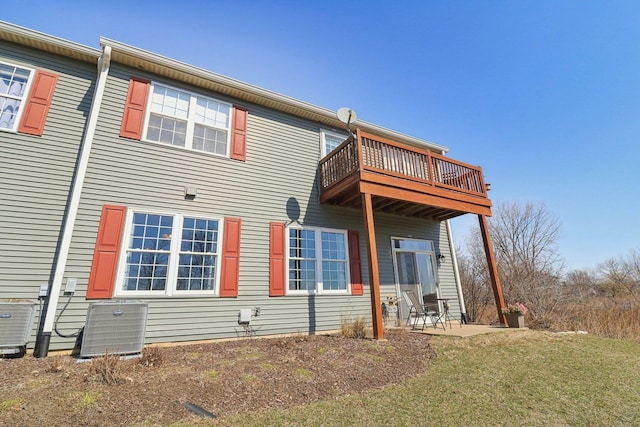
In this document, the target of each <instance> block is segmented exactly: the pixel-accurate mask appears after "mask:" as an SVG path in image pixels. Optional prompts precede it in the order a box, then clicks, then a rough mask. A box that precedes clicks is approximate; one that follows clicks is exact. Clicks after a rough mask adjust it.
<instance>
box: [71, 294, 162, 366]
mask: <svg viewBox="0 0 640 427" xmlns="http://www.w3.org/2000/svg"><path fill="white" fill-rule="evenodd" d="M148 311H149V304H148V303H146V302H142V301H130V300H113V301H101V302H97V303H93V304H90V305H89V308H88V309H87V321H86V323H85V326H84V332H83V335H82V347H81V348H80V358H86V357H95V356H101V355H104V354H105V353H109V354H118V355H121V356H125V355H134V354H137V353H141V352H142V348H143V346H144V333H145V329H146V327H147V313H148Z"/></svg>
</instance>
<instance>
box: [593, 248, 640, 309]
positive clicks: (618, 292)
mask: <svg viewBox="0 0 640 427" xmlns="http://www.w3.org/2000/svg"><path fill="white" fill-rule="evenodd" d="M599 272H600V276H601V284H600V291H601V292H602V293H603V294H604V295H605V296H608V297H611V298H612V299H613V300H617V299H618V297H624V298H625V299H626V300H628V301H632V302H633V303H635V304H640V250H639V249H636V250H633V251H631V252H630V253H629V255H627V256H623V257H619V258H611V259H608V260H607V261H605V262H603V263H602V264H601V265H600V266H599Z"/></svg>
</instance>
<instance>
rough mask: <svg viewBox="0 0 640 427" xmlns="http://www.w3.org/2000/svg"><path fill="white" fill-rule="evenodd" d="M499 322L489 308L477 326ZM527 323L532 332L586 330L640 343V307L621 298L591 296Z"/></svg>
mask: <svg viewBox="0 0 640 427" xmlns="http://www.w3.org/2000/svg"><path fill="white" fill-rule="evenodd" d="M496 321H497V313H496V309H495V307H491V306H489V307H487V308H486V309H485V310H484V311H483V312H482V313H481V314H480V315H479V316H478V321H477V322H476V323H479V324H490V323H495V322H496ZM525 323H526V326H528V327H529V328H531V329H549V330H553V331H586V332H588V333H590V334H592V335H597V336H599V337H603V338H614V339H624V340H631V341H636V342H640V307H638V305H637V304H634V303H633V301H632V300H629V299H625V298H622V297H619V298H606V297H600V298H598V297H592V298H589V299H587V300H586V301H584V302H579V303H578V302H569V303H565V304H562V305H559V306H557V307H556V308H555V310H554V311H553V312H551V313H550V314H549V315H548V316H547V317H545V318H543V319H533V318H531V317H530V316H529V315H527V316H526V317H525Z"/></svg>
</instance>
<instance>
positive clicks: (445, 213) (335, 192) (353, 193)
mask: <svg viewBox="0 0 640 427" xmlns="http://www.w3.org/2000/svg"><path fill="white" fill-rule="evenodd" d="M362 175H364V177H363V179H360V174H357V173H354V174H353V175H351V176H350V177H348V178H346V179H344V180H343V181H341V182H340V183H338V184H336V185H335V186H333V187H332V188H330V189H327V190H325V191H324V192H323V193H322V195H321V196H320V202H321V203H326V204H330V205H336V206H342V207H347V208H356V209H361V208H362V194H363V193H369V194H371V195H372V196H373V197H372V201H373V209H374V210H375V211H376V212H384V213H388V214H393V215H403V216H409V217H414V218H424V219H433V220H436V221H444V220H447V219H451V218H455V217H457V216H460V215H464V214H467V213H473V214H480V215H486V216H490V215H491V201H490V200H489V199H486V198H484V199H482V198H479V197H474V196H468V195H465V194H458V193H455V192H452V191H449V190H441V189H437V188H433V187H430V186H427V185H424V184H420V183H414V182H410V181H407V180H403V179H401V178H394V177H383V176H376V174H371V173H366V172H365V173H363V174H362Z"/></svg>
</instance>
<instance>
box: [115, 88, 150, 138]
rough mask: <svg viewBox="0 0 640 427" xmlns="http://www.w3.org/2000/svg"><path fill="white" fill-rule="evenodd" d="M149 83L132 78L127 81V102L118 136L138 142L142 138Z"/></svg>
mask: <svg viewBox="0 0 640 427" xmlns="http://www.w3.org/2000/svg"><path fill="white" fill-rule="evenodd" d="M149 86H150V84H149V81H148V80H143V79H139V78H137V77H132V78H131V80H130V81H129V92H128V93H127V102H126V104H125V106H124V113H123V114H122V125H121V127H120V136H122V137H124V138H131V139H137V140H140V139H141V138H142V126H143V124H144V113H145V108H146V107H147V96H148V94H149Z"/></svg>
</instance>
